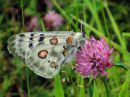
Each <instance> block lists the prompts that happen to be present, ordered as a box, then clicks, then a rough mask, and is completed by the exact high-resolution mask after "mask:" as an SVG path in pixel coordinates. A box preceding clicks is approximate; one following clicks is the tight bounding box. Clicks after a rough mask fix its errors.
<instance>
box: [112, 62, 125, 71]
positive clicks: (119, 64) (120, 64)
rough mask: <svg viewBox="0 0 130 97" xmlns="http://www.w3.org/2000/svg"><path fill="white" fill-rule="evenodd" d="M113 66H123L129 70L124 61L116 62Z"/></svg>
mask: <svg viewBox="0 0 130 97" xmlns="http://www.w3.org/2000/svg"><path fill="white" fill-rule="evenodd" d="M113 66H116V67H119V68H123V69H124V70H128V67H127V66H126V65H125V64H124V63H114V65H113Z"/></svg>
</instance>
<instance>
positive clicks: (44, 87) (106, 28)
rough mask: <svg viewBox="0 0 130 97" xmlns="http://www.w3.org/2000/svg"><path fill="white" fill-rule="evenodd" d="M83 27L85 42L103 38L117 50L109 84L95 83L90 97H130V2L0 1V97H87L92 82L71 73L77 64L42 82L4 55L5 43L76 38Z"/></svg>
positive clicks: (125, 0) (21, 64) (38, 77)
mask: <svg viewBox="0 0 130 97" xmlns="http://www.w3.org/2000/svg"><path fill="white" fill-rule="evenodd" d="M50 13H51V15H50ZM48 15H49V16H48ZM48 17H49V20H48ZM81 21H83V22H82V23H83V29H82V31H84V32H85V33H86V36H87V38H89V37H90V36H91V35H93V36H95V37H97V38H99V37H105V38H106V40H107V41H108V43H109V44H110V46H111V47H114V49H115V51H114V54H113V56H112V58H113V64H115V65H116V66H113V68H112V69H110V70H108V73H109V76H108V79H107V82H104V81H103V80H102V79H100V78H97V79H96V80H95V83H94V88H93V97H130V70H129V67H130V43H129V42H130V1H129V0H107V1H106V0H0V97H29V96H30V97H89V95H90V93H91V92H89V89H90V85H89V83H90V79H88V78H86V79H83V78H82V77H81V76H79V75H78V74H77V73H75V72H74V71H73V70H72V69H71V68H72V65H74V64H75V62H71V63H70V64H69V65H67V66H65V67H64V68H63V69H62V70H61V71H60V77H59V75H57V77H55V78H54V79H45V78H42V77H40V76H37V75H36V74H34V73H33V72H32V71H30V70H28V69H27V68H26V65H25V64H23V63H21V62H20V61H19V60H18V59H17V58H13V56H12V55H10V54H9V52H8V51H7V39H8V38H9V37H10V36H12V35H14V34H17V33H20V32H29V31H45V29H46V30H51V31H54V30H59V31H66V30H69V31H72V30H73V31H76V32H77V31H81V27H80V26H81ZM124 64H125V65H124ZM125 66H127V67H125ZM118 67H123V68H118ZM126 68H127V69H128V70H125V69H126ZM27 83H28V84H27ZM105 83H106V84H105ZM106 85H107V86H106ZM108 91H109V92H108ZM107 92H108V93H107Z"/></svg>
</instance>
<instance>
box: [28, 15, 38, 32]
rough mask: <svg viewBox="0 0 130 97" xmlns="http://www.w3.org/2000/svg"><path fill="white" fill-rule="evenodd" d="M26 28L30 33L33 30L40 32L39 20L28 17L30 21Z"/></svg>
mask: <svg viewBox="0 0 130 97" xmlns="http://www.w3.org/2000/svg"><path fill="white" fill-rule="evenodd" d="M26 27H27V30H28V31H33V30H36V31H39V30H40V27H39V25H38V18H37V17H35V16H34V17H30V18H29V17H28V20H27V22H26Z"/></svg>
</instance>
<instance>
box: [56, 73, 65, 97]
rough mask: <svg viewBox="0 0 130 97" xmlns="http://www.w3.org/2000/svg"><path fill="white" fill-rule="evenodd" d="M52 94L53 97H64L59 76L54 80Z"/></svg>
mask: <svg viewBox="0 0 130 97" xmlns="http://www.w3.org/2000/svg"><path fill="white" fill-rule="evenodd" d="M54 92H55V97H64V90H63V88H62V84H61V80H60V75H59V74H57V75H56V76H55V78H54Z"/></svg>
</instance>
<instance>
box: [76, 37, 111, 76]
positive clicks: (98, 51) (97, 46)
mask: <svg viewBox="0 0 130 97" xmlns="http://www.w3.org/2000/svg"><path fill="white" fill-rule="evenodd" d="M112 52H113V49H110V48H109V45H108V44H107V42H106V41H105V40H104V39H103V38H100V40H96V39H95V38H94V37H91V39H90V40H86V41H85V44H84V47H83V48H81V50H80V51H78V52H77V53H76V61H77V64H76V66H75V70H76V71H77V72H79V73H80V74H81V75H83V76H84V77H89V76H93V77H94V78H96V77H97V76H107V72H106V71H105V70H106V69H107V68H110V67H112V64H111V61H112V60H111V59H110V56H111V54H112Z"/></svg>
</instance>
